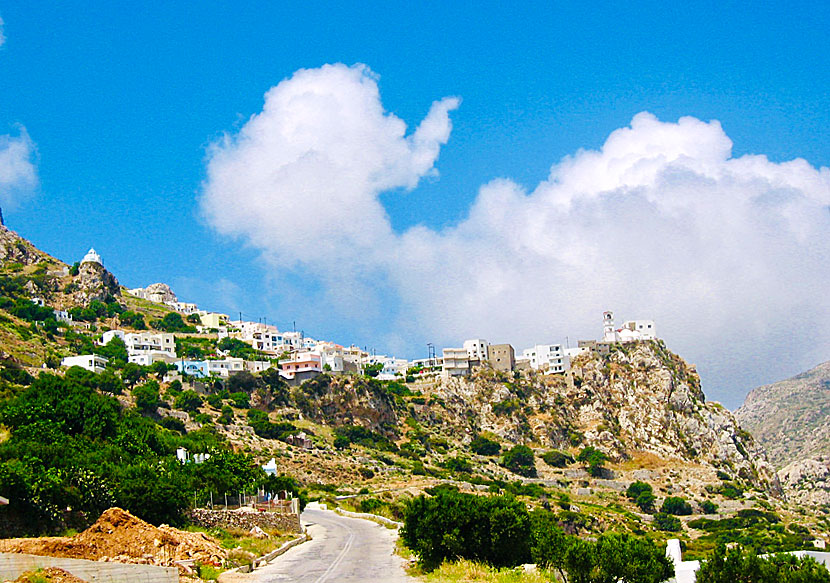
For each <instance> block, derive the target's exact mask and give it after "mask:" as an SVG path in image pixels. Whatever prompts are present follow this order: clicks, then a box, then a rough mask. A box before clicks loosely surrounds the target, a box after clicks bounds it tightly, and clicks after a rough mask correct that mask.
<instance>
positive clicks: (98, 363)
mask: <svg viewBox="0 0 830 583" xmlns="http://www.w3.org/2000/svg"><path fill="white" fill-rule="evenodd" d="M108 362H109V361H108V360H107V359H106V358H104V357H103V356H99V355H97V354H83V355H81V356H67V357H66V358H64V359H63V360H61V365H63V366H80V367H81V368H85V369H86V370H88V371H92V372H94V373H97V374H101V373H102V372H104V369H105V368H106V367H107V363H108Z"/></svg>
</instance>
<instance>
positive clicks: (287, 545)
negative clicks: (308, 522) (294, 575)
mask: <svg viewBox="0 0 830 583" xmlns="http://www.w3.org/2000/svg"><path fill="white" fill-rule="evenodd" d="M309 540H311V537H310V536H308V534H305V533H304V534H302V535H300V536H298V537H297V538H294V539H291V540H290V541H287V542H284V543H283V544H282V545H281V546H280V547H279V548H278V549H274V550H273V551H271V552H270V553H266V554H264V555H262V556H261V557H257V558H255V559H254V560H253V561H252V562H251V564H250V565H244V566H242V567H237V568H235V569H229V570H227V571H223V572H222V573H221V574H220V575H219V578H218V579H217V581H219V583H223V578H222V577H223V575H225V576H226V577H225V579H224V580H225V581H228V582H230V581H233V580H236V579H234V575H235V574H237V573H239V574H243V573H251V572H252V571H254V570H256V569H258V568H260V567H263V566H265V565H267V564H268V563H269V562H270V561H273V560H274V559H276V558H277V557H279V556H280V555H282V554H283V553H285V552H286V551H287V550H288V549H292V548H294V547H296V546H297V545H300V544H302V543H304V542H307V541H309Z"/></svg>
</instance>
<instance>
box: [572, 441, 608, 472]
mask: <svg viewBox="0 0 830 583" xmlns="http://www.w3.org/2000/svg"><path fill="white" fill-rule="evenodd" d="M576 459H577V460H579V461H581V462H587V463H588V473H589V474H591V475H592V476H594V477H595V478H596V477H599V476H601V475H602V472H603V470H604V468H603V467H602V464H604V463H605V462H606V460H608V456H607V455H605V454H604V453H603V452H601V451H600V450H598V449H597V448H595V447H593V446H591V445H588V446H586V447H584V448H583V449H582V451H580V452H579V455H578V456H577V457H576Z"/></svg>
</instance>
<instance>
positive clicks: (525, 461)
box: [502, 445, 536, 478]
mask: <svg viewBox="0 0 830 583" xmlns="http://www.w3.org/2000/svg"><path fill="white" fill-rule="evenodd" d="M502 463H503V465H504V467H505V468H507V469H508V470H510V471H511V472H513V473H514V474H519V475H520V476H525V477H526V478H535V477H536V464H535V461H534V456H533V450H532V449H530V448H529V447H528V446H526V445H516V446H513V447H512V448H510V449H509V450H507V452H506V453H505V454H504V459H503V462H502Z"/></svg>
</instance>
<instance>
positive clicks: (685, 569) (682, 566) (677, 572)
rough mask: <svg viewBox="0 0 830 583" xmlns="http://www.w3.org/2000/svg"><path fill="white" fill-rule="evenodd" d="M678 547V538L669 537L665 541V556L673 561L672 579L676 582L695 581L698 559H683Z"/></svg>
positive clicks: (691, 582)
mask: <svg viewBox="0 0 830 583" xmlns="http://www.w3.org/2000/svg"><path fill="white" fill-rule="evenodd" d="M682 555H683V552H682V551H681V549H680V540H679V539H676V538H670V539H669V540H667V541H666V557H668V558H669V559H671V562H672V563H674V580H675V582H676V583H695V579H697V575H696V572H697V570H698V569H700V561H684V560H683V558H682Z"/></svg>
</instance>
